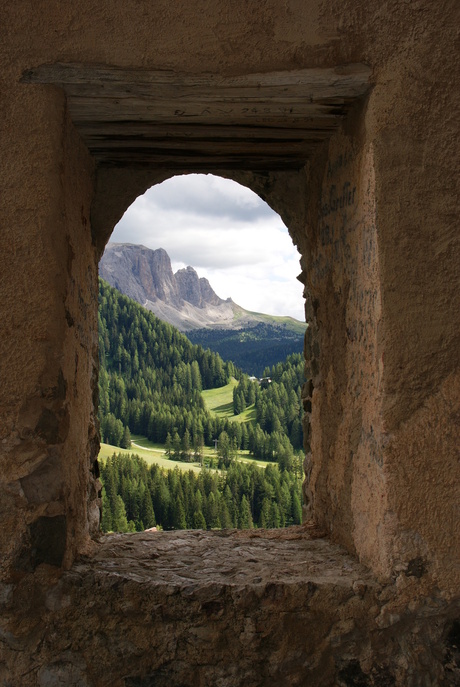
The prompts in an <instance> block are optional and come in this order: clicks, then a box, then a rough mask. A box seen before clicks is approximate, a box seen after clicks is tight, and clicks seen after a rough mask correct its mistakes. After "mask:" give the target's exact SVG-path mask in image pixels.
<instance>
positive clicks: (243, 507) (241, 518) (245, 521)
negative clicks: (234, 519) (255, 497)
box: [238, 494, 253, 530]
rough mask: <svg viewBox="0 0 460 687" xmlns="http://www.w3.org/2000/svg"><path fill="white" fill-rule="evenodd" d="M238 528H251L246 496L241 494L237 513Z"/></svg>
mask: <svg viewBox="0 0 460 687" xmlns="http://www.w3.org/2000/svg"><path fill="white" fill-rule="evenodd" d="M238 527H239V529H241V530H250V529H252V527H253V522H252V515H251V509H250V507H249V501H248V499H247V498H246V495H245V494H243V496H242V497H241V502H240V509H239V512H238Z"/></svg>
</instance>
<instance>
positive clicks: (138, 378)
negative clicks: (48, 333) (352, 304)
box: [99, 280, 303, 469]
mask: <svg viewBox="0 0 460 687" xmlns="http://www.w3.org/2000/svg"><path fill="white" fill-rule="evenodd" d="M99 298H100V307H99V345H100V363H101V365H100V378H99V385H100V404H99V413H100V423H101V434H102V438H103V440H104V441H106V442H107V443H110V444H114V445H118V446H123V445H129V437H130V433H134V434H141V435H144V436H146V437H147V438H148V439H150V440H151V441H154V442H157V443H161V444H164V445H166V446H168V445H169V446H175V447H176V448H177V446H178V443H179V442H180V444H181V455H182V459H183V460H191V456H192V452H193V453H194V455H195V456H197V455H199V452H200V446H203V444H204V445H207V446H213V445H214V440H215V439H218V440H219V446H222V443H223V445H224V446H225V445H227V446H228V451H227V452H226V454H224V453H223V452H222V450H221V451H220V454H221V455H220V457H221V462H222V464H229V463H230V462H231V461H232V459H233V457H234V452H235V451H236V450H237V449H246V450H249V451H250V452H251V454H252V455H253V456H254V457H258V458H261V459H265V460H271V461H276V462H278V463H279V464H280V466H281V467H282V468H288V469H290V467H292V464H293V459H294V449H301V448H302V431H301V416H302V406H301V399H300V388H301V384H302V382H303V362H302V357H301V356H300V354H296V355H292V356H289V358H288V359H287V360H286V361H285V362H284V363H279V364H278V365H276V366H274V367H273V368H272V369H269V370H266V372H267V373H269V374H270V376H271V378H272V381H271V383H267V385H266V388H264V385H259V384H258V383H257V382H251V381H250V380H249V378H248V377H247V376H246V375H243V374H242V373H241V372H240V371H239V370H238V369H236V368H235V366H234V365H233V363H232V362H226V363H224V362H223V361H222V359H221V357H220V356H219V355H217V354H215V353H212V352H211V351H209V350H204V349H203V348H202V347H201V346H199V345H193V344H191V343H190V341H189V340H188V339H187V337H186V336H185V335H183V334H181V333H180V332H179V331H178V330H177V329H175V328H174V327H172V326H171V325H169V324H166V323H165V322H162V321H160V320H159V319H158V318H156V317H155V315H153V314H152V313H151V312H148V311H147V310H145V309H144V308H142V307H141V306H140V305H138V304H137V303H135V302H134V301H132V300H130V299H129V298H127V297H126V296H123V295H122V294H120V293H119V292H118V291H117V290H116V289H113V288H112V287H110V286H109V285H108V284H106V283H105V282H103V281H102V280H101V282H100V293H99ZM232 376H233V377H236V378H237V379H239V385H238V386H237V388H236V391H235V396H234V409H235V415H239V414H240V413H241V412H242V410H243V409H244V408H246V407H247V406H251V405H254V408H255V412H256V421H255V422H253V421H249V422H235V421H232V420H231V419H228V418H220V417H218V415H216V414H215V413H211V412H210V411H209V410H207V408H206V405H205V403H204V400H203V397H202V394H201V391H202V390H203V389H211V388H215V387H221V386H223V385H225V384H227V383H228V381H229V379H230V378H231V377H232Z"/></svg>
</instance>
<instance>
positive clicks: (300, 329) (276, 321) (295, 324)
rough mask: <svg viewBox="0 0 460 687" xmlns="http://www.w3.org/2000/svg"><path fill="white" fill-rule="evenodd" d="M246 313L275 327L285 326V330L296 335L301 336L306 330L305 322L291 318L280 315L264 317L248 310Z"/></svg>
mask: <svg viewBox="0 0 460 687" xmlns="http://www.w3.org/2000/svg"><path fill="white" fill-rule="evenodd" d="M248 312H250V314H251V315H255V316H257V317H258V318H259V319H260V321H261V322H265V323H266V324H273V325H277V326H280V325H285V326H286V329H288V330H289V331H291V332H295V333H296V334H300V335H301V336H303V335H304V334H305V330H306V328H307V324H306V323H305V322H300V321H299V320H295V319H294V318H293V317H288V316H282V315H264V314H263V313H260V312H252V311H250V310H249V311H248Z"/></svg>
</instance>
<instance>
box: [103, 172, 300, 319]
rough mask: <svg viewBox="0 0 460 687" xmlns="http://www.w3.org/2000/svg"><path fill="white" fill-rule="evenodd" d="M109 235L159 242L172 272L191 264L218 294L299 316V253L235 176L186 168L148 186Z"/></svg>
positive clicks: (242, 303)
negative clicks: (224, 177) (178, 173)
mask: <svg viewBox="0 0 460 687" xmlns="http://www.w3.org/2000/svg"><path fill="white" fill-rule="evenodd" d="M110 240H111V242H116V243H135V244H142V245H144V246H147V247H148V248H152V249H156V248H164V250H165V251H166V252H167V253H168V255H169V257H170V258H171V263H172V268H173V271H174V272H176V271H177V270H178V269H180V268H182V267H186V266H187V265H191V266H192V267H193V268H194V269H195V270H196V271H197V272H198V276H199V277H206V278H207V279H208V280H209V282H210V284H211V286H212V288H213V289H214V291H215V292H216V293H217V295H218V296H220V297H221V298H228V297H230V298H232V299H233V301H234V302H235V303H237V304H238V305H240V306H242V307H243V308H245V309H246V310H251V311H256V312H261V313H267V314H269V315H290V316H291V317H295V318H296V319H298V320H302V321H303V320H304V310H303V298H302V290H303V287H302V284H301V283H300V282H299V281H297V279H296V277H297V275H298V274H299V273H300V271H301V270H300V264H299V259H300V255H299V253H298V252H297V249H296V248H295V246H294V244H293V243H292V240H291V238H290V236H289V234H288V231H287V229H286V227H285V225H284V224H283V221H282V220H281V218H280V217H279V215H278V214H277V213H276V212H274V211H273V210H272V209H271V208H270V207H269V206H268V205H267V204H266V203H265V202H264V201H263V200H261V199H260V198H259V196H257V195H256V194H255V193H253V192H252V191H251V190H249V189H248V188H246V187H245V186H241V185H240V184H237V183H236V182H234V181H231V180H229V179H223V178H221V177H216V176H213V175H210V174H209V175H205V174H189V175H181V176H176V177H172V178H171V179H168V180H167V181H164V182H163V183H162V184H158V185H156V186H153V187H152V188H151V189H149V190H148V191H147V192H146V193H145V194H144V195H143V196H140V197H139V198H137V200H135V202H134V203H133V204H132V205H131V206H130V207H129V208H128V210H127V211H126V212H125V214H124V215H123V217H122V218H121V220H120V222H119V223H118V224H117V226H116V227H115V229H114V231H113V234H112V237H111V239H110Z"/></svg>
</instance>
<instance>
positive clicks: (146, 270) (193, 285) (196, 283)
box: [99, 243, 241, 331]
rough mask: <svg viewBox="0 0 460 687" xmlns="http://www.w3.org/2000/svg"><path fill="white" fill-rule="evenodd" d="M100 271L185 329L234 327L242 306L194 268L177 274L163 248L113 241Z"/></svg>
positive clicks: (178, 326)
mask: <svg viewBox="0 0 460 687" xmlns="http://www.w3.org/2000/svg"><path fill="white" fill-rule="evenodd" d="M99 274H100V276H101V277H102V279H105V281H107V282H108V283H109V284H110V285H111V286H114V287H115V288H116V289H118V290H119V291H121V293H123V294H125V295H126V296H128V297H129V298H132V299H133V300H135V301H137V302H138V303H140V304H141V305H143V306H144V307H145V308H147V309H148V310H151V311H152V312H154V313H155V315H157V317H159V318H160V319H162V320H165V321H166V322H169V323H170V324H173V325H174V326H175V327H177V328H178V329H180V330H182V331H188V330H190V329H196V328H201V327H214V326H218V327H223V326H224V327H228V328H232V327H233V326H234V320H235V317H234V314H235V313H234V310H235V307H237V308H238V306H235V304H234V303H233V302H232V301H231V299H228V300H223V299H222V298H219V296H218V295H217V294H216V293H215V292H214V290H213V289H212V287H211V284H210V283H209V281H208V280H207V279H205V278H203V277H202V278H200V277H198V274H197V272H196V271H195V270H194V269H193V267H190V266H189V267H186V268H184V269H181V270H178V271H177V272H176V274H174V273H173V271H172V268H171V260H170V258H169V255H168V254H167V252H166V251H165V250H164V249H163V248H158V249H157V250H151V249H150V248H146V247H145V246H136V245H133V244H130V243H109V244H108V246H107V248H106V250H105V253H104V255H103V256H102V259H101V261H100V263H99ZM238 310H241V308H238ZM240 322H241V319H240Z"/></svg>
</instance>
